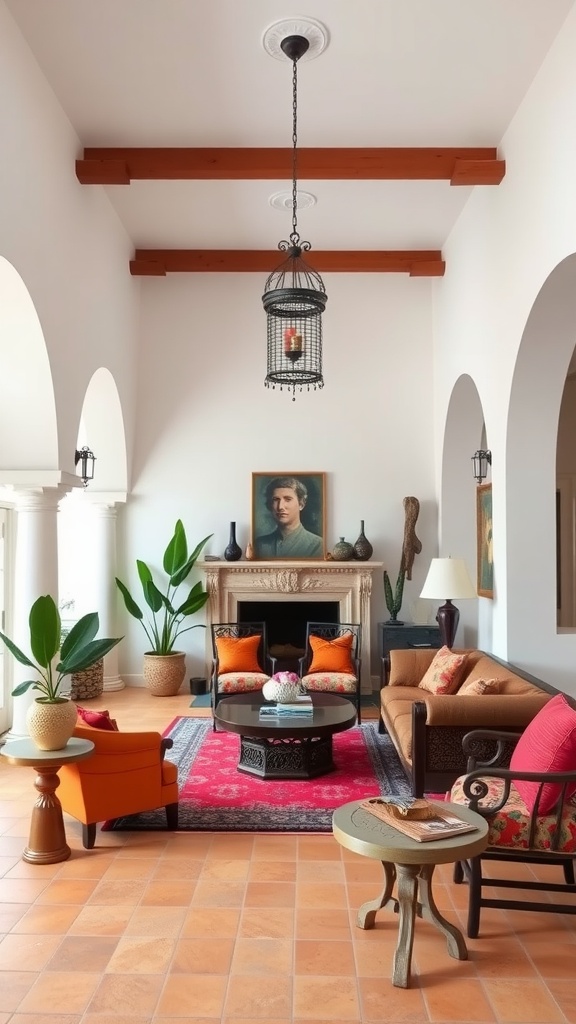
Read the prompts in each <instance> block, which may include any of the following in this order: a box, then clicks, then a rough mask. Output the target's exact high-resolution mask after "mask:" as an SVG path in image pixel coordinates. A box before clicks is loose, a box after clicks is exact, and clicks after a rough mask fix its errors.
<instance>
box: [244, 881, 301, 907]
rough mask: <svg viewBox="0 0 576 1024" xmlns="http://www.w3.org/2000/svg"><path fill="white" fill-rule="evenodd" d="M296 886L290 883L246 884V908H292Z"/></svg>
mask: <svg viewBox="0 0 576 1024" xmlns="http://www.w3.org/2000/svg"><path fill="white" fill-rule="evenodd" d="M295 897H296V886H295V885H294V884H293V883H292V882H248V884H247V885H246V899H245V905H246V906H247V907H293V906H294V900H295Z"/></svg>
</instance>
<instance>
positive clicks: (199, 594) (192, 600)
mask: <svg viewBox="0 0 576 1024" xmlns="http://www.w3.org/2000/svg"><path fill="white" fill-rule="evenodd" d="M207 600H208V594H207V593H206V592H205V591H204V590H202V584H201V583H197V584H196V586H195V587H193V589H192V590H191V591H190V593H189V594H188V597H187V598H186V600H185V601H183V602H182V604H181V605H180V607H179V608H177V609H176V615H193V614H194V612H199V611H200V609H201V608H203V607H204V605H205V604H206V602H207Z"/></svg>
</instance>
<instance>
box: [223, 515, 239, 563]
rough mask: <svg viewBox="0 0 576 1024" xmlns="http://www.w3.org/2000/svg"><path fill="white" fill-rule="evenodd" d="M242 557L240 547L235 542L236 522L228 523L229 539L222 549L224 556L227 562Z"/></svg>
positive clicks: (235, 560)
mask: <svg viewBox="0 0 576 1024" xmlns="http://www.w3.org/2000/svg"><path fill="white" fill-rule="evenodd" d="M241 557H242V548H241V547H240V545H239V544H237V543H236V523H230V540H229V541H228V546H227V547H226V548H225V550H224V558H225V559H226V561H227V562H237V561H238V559H239V558H241Z"/></svg>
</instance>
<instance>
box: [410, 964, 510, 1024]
mask: <svg viewBox="0 0 576 1024" xmlns="http://www.w3.org/2000/svg"><path fill="white" fill-rule="evenodd" d="M455 963H456V961H455ZM420 986H421V989H422V993H423V996H424V1001H425V1003H426V1005H427V1007H428V1013H429V1015H430V1020H431V1021H466V1024H471V1022H472V1021H483V1022H485V1021H495V1020H497V1019H498V1018H497V1017H496V1016H495V1015H494V1010H493V1009H492V1006H491V1005H490V1002H489V1000H488V999H487V998H486V995H485V992H484V988H483V986H482V983H481V982H480V981H477V980H476V979H475V978H457V977H454V976H453V975H451V974H447V975H445V974H438V973H437V972H434V971H431V972H429V973H427V974H426V976H425V977H422V976H420ZM519 1019H523V1018H519Z"/></svg>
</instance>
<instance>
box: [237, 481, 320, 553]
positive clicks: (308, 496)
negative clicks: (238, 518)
mask: <svg viewBox="0 0 576 1024" xmlns="http://www.w3.org/2000/svg"><path fill="white" fill-rule="evenodd" d="M250 542H251V544H252V552H253V557H254V558H255V559H257V560H260V561H269V560H272V561H274V560H281V561H307V562H308V561H311V562H317V561H323V560H324V558H325V557H326V474H325V473H308V472H306V473H300V472H298V473H296V472H292V471H290V472H286V473H283V472H280V473H278V472H277V473H252V522H251V531H250Z"/></svg>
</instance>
